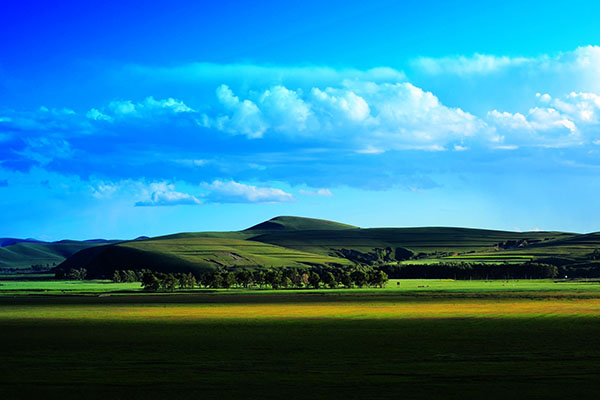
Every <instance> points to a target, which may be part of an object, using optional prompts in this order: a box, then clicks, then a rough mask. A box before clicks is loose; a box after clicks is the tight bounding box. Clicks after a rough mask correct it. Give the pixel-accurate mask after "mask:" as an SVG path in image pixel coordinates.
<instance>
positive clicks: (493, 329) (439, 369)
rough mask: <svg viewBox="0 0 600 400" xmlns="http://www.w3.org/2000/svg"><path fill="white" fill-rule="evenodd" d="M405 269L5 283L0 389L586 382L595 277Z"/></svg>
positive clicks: (479, 393)
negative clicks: (364, 279) (376, 274)
mask: <svg viewBox="0 0 600 400" xmlns="http://www.w3.org/2000/svg"><path fill="white" fill-rule="evenodd" d="M409 282H410V281H402V282H401V284H400V288H395V289H394V288H393V286H392V287H390V288H388V290H376V289H371V290H355V291H336V290H329V291H327V290H321V291H308V290H307V291H288V292H286V291H280V292H270V291H253V292H252V291H235V290H231V291H229V292H225V291H214V292H196V293H176V294H168V295H144V294H134V293H129V294H126V295H118V294H116V293H114V292H113V293H112V294H111V295H110V296H106V295H107V294H108V293H107V292H101V291H98V292H96V293H97V294H96V295H94V296H91V295H87V296H80V295H77V296H75V295H46V296H44V295H39V294H38V295H32V294H31V293H27V292H23V291H20V292H12V293H11V292H5V293H3V295H2V296H0V326H1V328H2V329H0V341H1V342H2V343H3V344H4V346H3V352H2V364H1V365H0V398H7V399H8V398H11V399H12V398H39V397H45V398H57V397H60V398H98V399H99V398H104V399H105V398H144V399H146V398H195V399H198V398H244V399H246V398H256V399H261V398H270V399H280V398H317V399H319V398H352V399H359V398H360V399H364V398H423V399H428V398H440V397H443V398H457V399H458V398H509V397H512V398H561V399H564V398H597V397H598V395H599V394H600V391H599V387H600V369H598V366H599V365H600V292H599V291H598V288H599V287H600V285H599V284H598V283H594V282H588V283H582V284H580V285H581V286H577V285H578V283H552V282H551V281H545V282H512V283H511V282H508V283H505V282H495V283H490V285H493V289H492V290H485V286H484V285H485V283H484V282H477V283H475V282H473V283H466V282H461V283H458V284H459V286H456V287H452V286H451V284H452V282H443V281H429V283H428V282H427V281H418V282H415V284H417V283H418V285H416V286H417V287H415V288H412V287H409V286H410V285H409ZM511 284H512V286H511ZM563 284H565V285H570V286H571V287H565V286H561V285H563ZM97 285H98V284H97ZM449 285H450V286H449ZM469 285H471V286H469ZM501 285H505V286H501ZM477 287H480V290H476V289H477ZM444 288H449V289H447V290H446V289H444ZM90 293H94V292H90ZM100 294H102V297H99V295H100Z"/></svg>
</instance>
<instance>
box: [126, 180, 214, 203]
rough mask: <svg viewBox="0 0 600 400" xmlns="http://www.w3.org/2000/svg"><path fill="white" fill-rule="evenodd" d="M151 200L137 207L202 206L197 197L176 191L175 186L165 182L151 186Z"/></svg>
mask: <svg viewBox="0 0 600 400" xmlns="http://www.w3.org/2000/svg"><path fill="white" fill-rule="evenodd" d="M150 190H152V192H151V193H150V195H149V198H147V199H145V200H141V201H138V202H137V203H135V205H136V207H152V206H178V205H200V204H202V201H200V200H199V199H197V198H196V197H194V196H192V195H190V194H187V193H181V192H177V191H175V186H174V185H172V184H167V183H164V182H161V183H154V184H152V185H151V187H150Z"/></svg>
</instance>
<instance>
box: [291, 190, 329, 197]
mask: <svg viewBox="0 0 600 400" xmlns="http://www.w3.org/2000/svg"><path fill="white" fill-rule="evenodd" d="M298 193H299V194H301V195H303V196H325V197H333V193H331V190H329V189H317V190H304V189H300V190H299V191H298Z"/></svg>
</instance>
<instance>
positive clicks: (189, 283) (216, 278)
mask: <svg viewBox="0 0 600 400" xmlns="http://www.w3.org/2000/svg"><path fill="white" fill-rule="evenodd" d="M115 275H116V274H115ZM126 275H127V276H133V274H130V273H127V274H126ZM119 276H123V273H122V271H120V272H119ZM138 276H139V274H138ZM140 281H141V283H142V286H143V287H144V289H145V290H148V291H173V290H175V289H177V288H179V289H193V288H195V287H198V288H210V289H229V288H261V289H266V288H268V289H282V288H285V289H288V288H295V289H301V288H313V289H320V288H330V289H335V288H341V287H344V288H354V287H379V288H383V286H384V285H385V284H386V283H387V281H388V276H387V274H386V273H385V272H383V271H381V270H378V269H372V268H355V269H352V270H337V269H321V270H319V269H312V270H297V269H294V268H281V269H269V270H253V271H250V270H237V271H228V270H224V269H223V270H218V271H213V272H207V273H203V274H199V275H193V274H192V273H187V274H184V273H161V272H152V271H146V272H144V273H142V275H141V279H140Z"/></svg>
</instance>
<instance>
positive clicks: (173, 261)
mask: <svg viewBox="0 0 600 400" xmlns="http://www.w3.org/2000/svg"><path fill="white" fill-rule="evenodd" d="M331 263H335V264H347V265H349V264H351V263H350V262H349V261H348V260H345V259H340V258H335V257H329V256H323V255H318V254H312V253H306V252H302V251H298V250H293V249H286V248H283V247H279V246H274V245H270V244H266V243H261V242H255V241H247V240H240V239H230V238H221V237H203V236H196V235H183V237H172V238H164V237H162V238H158V239H157V240H154V239H149V240H141V241H132V242H125V243H120V244H115V245H111V246H102V247H97V248H92V249H87V250H84V251H81V252H79V253H77V254H75V255H74V256H72V257H71V258H69V259H68V260H67V261H65V262H64V263H62V264H61V265H60V268H61V269H70V268H81V267H84V268H86V269H87V270H88V273H89V274H90V275H92V276H102V275H103V276H111V275H112V273H113V271H114V270H115V269H121V270H124V269H138V270H139V269H151V270H154V271H160V272H206V271H211V270H215V269H217V268H219V267H233V268H235V267H247V268H253V267H256V266H262V267H284V266H290V267H300V266H307V265H315V264H318V265H323V264H331Z"/></svg>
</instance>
